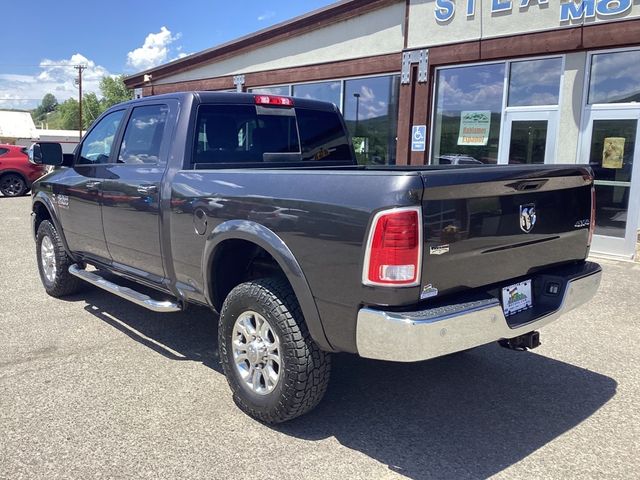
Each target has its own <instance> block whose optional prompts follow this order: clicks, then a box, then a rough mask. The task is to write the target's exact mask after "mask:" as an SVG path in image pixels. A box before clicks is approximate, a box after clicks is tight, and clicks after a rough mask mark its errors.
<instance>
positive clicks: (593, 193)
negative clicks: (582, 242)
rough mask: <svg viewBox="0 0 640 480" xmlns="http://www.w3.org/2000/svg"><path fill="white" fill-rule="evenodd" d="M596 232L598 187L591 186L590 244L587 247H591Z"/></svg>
mask: <svg viewBox="0 0 640 480" xmlns="http://www.w3.org/2000/svg"><path fill="white" fill-rule="evenodd" d="M595 231H596V187H595V186H591V218H590V219H589V243H588V244H587V246H589V247H590V246H591V240H592V239H593V232H595Z"/></svg>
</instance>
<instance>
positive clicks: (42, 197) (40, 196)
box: [31, 191, 77, 260]
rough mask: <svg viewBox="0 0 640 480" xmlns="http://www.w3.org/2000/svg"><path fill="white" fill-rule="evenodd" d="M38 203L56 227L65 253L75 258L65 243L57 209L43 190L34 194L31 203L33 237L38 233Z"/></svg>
mask: <svg viewBox="0 0 640 480" xmlns="http://www.w3.org/2000/svg"><path fill="white" fill-rule="evenodd" d="M38 203H40V204H41V205H42V206H43V207H44V208H45V209H46V210H47V212H49V217H51V221H52V222H53V226H54V227H56V230H57V231H58V235H60V239H61V240H62V245H63V247H64V249H65V251H66V252H67V255H69V256H70V257H71V258H73V259H76V257H75V255H73V253H72V252H71V250H70V249H69V245H68V244H67V239H66V238H65V235H64V230H63V229H62V224H60V220H58V211H57V210H56V208H55V206H54V204H53V202H52V201H51V199H50V198H49V197H48V196H47V195H46V194H45V193H44V192H41V191H40V192H38V193H36V194H35V196H34V198H33V202H32V204H31V215H32V218H33V228H32V230H33V237H34V239H35V238H36V235H37V234H38V232H36V230H35V207H36V205H37V204H38ZM76 260H77V259H76Z"/></svg>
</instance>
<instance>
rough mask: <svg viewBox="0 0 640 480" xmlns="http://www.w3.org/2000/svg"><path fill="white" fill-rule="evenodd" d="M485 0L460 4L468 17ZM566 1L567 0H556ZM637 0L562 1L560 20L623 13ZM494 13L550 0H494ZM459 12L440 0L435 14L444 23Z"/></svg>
mask: <svg viewBox="0 0 640 480" xmlns="http://www.w3.org/2000/svg"><path fill="white" fill-rule="evenodd" d="M480 1H481V0H466V1H464V0H462V1H460V0H459V1H458V4H459V5H461V6H462V7H463V8H464V12H465V15H466V16H467V17H473V16H475V14H476V4H479V3H480ZM554 1H563V0H554ZM633 1H634V0H564V2H563V3H561V4H560V19H559V20H560V23H564V22H569V21H572V20H584V19H592V18H596V17H597V18H600V19H603V20H606V19H608V17H611V16H614V15H615V16H621V15H624V14H627V13H629V12H630V11H631V8H632V7H633ZM489 3H490V4H491V13H492V14H493V13H512V12H513V10H514V9H518V10H519V11H528V9H529V7H531V6H535V5H538V6H542V5H544V6H545V7H546V6H548V4H549V0H490V2H489ZM455 14H456V0H436V6H435V11H434V15H435V17H436V20H437V21H438V22H440V23H443V22H448V21H449V20H451V19H452V18H453V17H454V16H455Z"/></svg>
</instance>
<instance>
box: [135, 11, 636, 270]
mask: <svg viewBox="0 0 640 480" xmlns="http://www.w3.org/2000/svg"><path fill="white" fill-rule="evenodd" d="M219 18H220V17H219ZM220 19H221V20H222V18H220ZM126 84H127V86H128V87H130V88H132V89H135V90H136V92H137V94H138V95H141V96H149V95H154V94H161V93H170V92H177V91H185V90H217V91H229V90H238V91H246V92H259V93H269V94H277V95H293V96H296V97H308V98H315V99H320V100H326V101H330V102H333V103H335V104H336V105H337V106H338V107H339V108H340V110H341V111H342V113H343V115H344V117H345V120H346V123H347V127H348V128H349V130H350V131H351V134H352V137H353V143H354V148H355V150H356V155H357V157H358V160H359V162H361V163H364V164H374V165H381V164H397V165H428V164H475V165H479V164H488V165H490V164H523V163H528V164H554V163H584V164H590V165H591V166H592V167H593V168H594V171H595V172H596V179H597V182H596V185H597V186H596V197H597V205H598V210H597V218H598V222H597V225H598V226H597V229H596V236H595V239H594V244H593V248H592V250H595V251H597V252H601V253H607V254H610V255H616V256H621V257H626V258H631V257H632V256H633V255H634V252H635V247H636V238H637V229H638V220H639V217H640V166H638V164H640V147H639V146H638V142H637V141H636V140H637V139H638V137H639V136H640V130H639V127H640V2H639V1H638V0H346V1H342V2H339V3H335V4H332V5H330V6H328V7H326V8H323V9H320V10H316V11H314V12H311V13H309V14H307V15H304V16H301V17H298V18H295V19H292V20H290V21H287V22H284V23H281V24H278V25H275V26H273V27H271V28H268V29H265V30H261V31H259V32H256V33H253V34H251V35H248V36H246V37H243V38H240V39H237V40H234V41H231V42H228V43H225V44H223V45H219V46H216V47H213V48H210V49H208V50H205V51H202V52H199V53H195V54H193V55H190V56H188V57H185V58H182V59H179V60H176V61H173V62H170V63H167V64H164V65H160V66H158V67H156V68H153V69H150V70H148V71H145V72H141V73H139V74H136V75H132V76H130V77H128V78H127V79H126ZM634 160H637V161H635V162H634ZM558 208H562V206H561V205H559V206H558Z"/></svg>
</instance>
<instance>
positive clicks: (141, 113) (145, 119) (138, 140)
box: [118, 105, 169, 165]
mask: <svg viewBox="0 0 640 480" xmlns="http://www.w3.org/2000/svg"><path fill="white" fill-rule="evenodd" d="M168 112H169V108H168V107H167V106H166V105H146V106H143V107H136V108H134V109H133V111H132V112H131V117H130V118H129V122H128V123H127V128H126V130H125V132H124V138H123V139H122V144H121V145H120V151H119V153H118V163H127V164H132V165H140V164H158V163H160V146H161V144H162V137H163V133H164V128H165V125H166V123H167V113H168Z"/></svg>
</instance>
